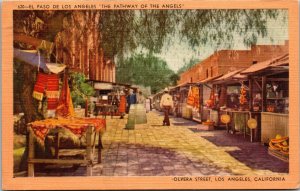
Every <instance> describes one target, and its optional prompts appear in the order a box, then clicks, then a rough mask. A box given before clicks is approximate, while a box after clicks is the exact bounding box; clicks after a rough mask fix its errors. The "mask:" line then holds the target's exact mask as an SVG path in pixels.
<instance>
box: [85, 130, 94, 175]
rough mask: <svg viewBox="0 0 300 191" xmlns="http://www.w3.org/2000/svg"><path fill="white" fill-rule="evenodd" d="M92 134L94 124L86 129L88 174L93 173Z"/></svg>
mask: <svg viewBox="0 0 300 191" xmlns="http://www.w3.org/2000/svg"><path fill="white" fill-rule="evenodd" d="M92 134H93V126H89V127H88V128H87V131H86V160H87V169H86V171H87V172H86V174H87V176H92V175H93V158H92Z"/></svg>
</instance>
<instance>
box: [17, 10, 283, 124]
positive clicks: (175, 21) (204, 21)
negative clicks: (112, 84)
mask: <svg viewBox="0 0 300 191" xmlns="http://www.w3.org/2000/svg"><path fill="white" fill-rule="evenodd" d="M280 13H283V14H285V15H287V11H286V10H278V9H277V10H275V9H256V10H250V9H249V10H243V9H241V10H224V9H222V10H221V9H203V10H76V11H65V10H63V11H60V10H59V11H53V10H51V11H40V10H37V11H19V10H18V11H14V15H13V16H14V32H21V33H25V34H26V35H32V36H34V37H37V38H41V39H44V40H47V41H51V42H55V46H56V49H59V50H61V51H60V52H59V53H61V54H56V58H57V60H60V61H63V63H64V64H67V65H68V67H69V68H75V69H76V68H79V69H80V71H81V72H83V73H84V74H85V75H86V76H87V77H88V78H93V77H95V75H96V74H98V73H100V74H101V72H102V71H103V70H104V68H106V67H107V63H109V62H108V60H116V58H118V59H117V61H118V63H117V67H121V68H122V64H124V63H126V62H124V60H125V57H126V55H131V54H132V52H133V51H135V50H136V49H137V48H144V49H146V50H148V51H149V52H150V53H159V52H160V50H161V48H162V47H163V46H164V45H165V44H171V43H172V39H173V37H174V36H175V37H176V38H180V39H181V40H182V41H187V42H188V44H189V45H190V46H191V47H193V48H197V47H198V46H199V45H205V44H211V45H213V44H214V45H216V46H221V45H222V44H227V43H228V46H230V42H232V39H233V38H234V37H235V36H237V35H238V36H241V37H242V38H243V43H244V44H245V45H247V46H250V45H251V44H255V43H256V41H257V38H258V37H260V36H261V37H267V34H268V29H267V21H268V20H269V19H277V17H278V15H279V14H280ZM32 15H35V16H38V17H39V18H40V19H41V20H42V21H43V22H44V24H43V25H42V27H37V25H29V24H28V23H32V20H31V19H32V18H34V17H32ZM32 26H34V27H32ZM19 45H20V44H19ZM52 59H53V58H52ZM27 70H28V71H29V70H30V69H29V68H27V66H26V67H25V68H24V71H27ZM129 74H130V75H129ZM128 75H129V76H130V77H131V76H134V75H136V74H133V73H130V72H128ZM100 76H104V74H103V75H102V74H101V75H100ZM29 78H32V75H27V76H26V77H25V78H24V84H25V81H26V83H28V84H27V85H28V86H32V84H31V83H33V80H32V79H29ZM135 78H138V77H135ZM99 80H101V78H100V79H99ZM129 81H130V80H129ZM29 83H30V84H29ZM145 83H146V82H145ZM159 83H160V82H157V84H159ZM157 87H158V86H157ZM30 96H31V93H30V92H28V91H25V92H23V93H22V96H21V97H30ZM26 104H31V105H32V103H26ZM28 108H31V107H28ZM25 110H26V107H25ZM26 114H30V115H31V114H34V113H33V112H30V111H25V115H26ZM28 119H29V118H28ZM33 119H34V117H33V118H31V119H29V120H33ZM27 122H30V121H27Z"/></svg>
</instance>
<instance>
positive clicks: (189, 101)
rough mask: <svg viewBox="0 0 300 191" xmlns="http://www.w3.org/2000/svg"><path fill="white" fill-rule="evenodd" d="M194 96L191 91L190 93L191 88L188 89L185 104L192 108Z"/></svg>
mask: <svg viewBox="0 0 300 191" xmlns="http://www.w3.org/2000/svg"><path fill="white" fill-rule="evenodd" d="M194 99H195V98H194V95H193V91H192V86H190V89H189V93H188V97H187V101H186V103H187V104H188V105H190V106H194V102H195V100H194Z"/></svg>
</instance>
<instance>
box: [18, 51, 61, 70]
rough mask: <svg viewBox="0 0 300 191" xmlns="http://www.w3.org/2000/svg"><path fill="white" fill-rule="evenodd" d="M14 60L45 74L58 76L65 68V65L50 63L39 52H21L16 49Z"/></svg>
mask: <svg viewBox="0 0 300 191" xmlns="http://www.w3.org/2000/svg"><path fill="white" fill-rule="evenodd" d="M14 58H16V59H19V60H21V61H23V62H26V63H28V64H31V65H33V66H35V67H39V68H41V69H42V70H43V71H44V72H52V73H55V74H58V73H60V72H62V71H63V70H64V69H65V68H66V65H65V64H59V63H48V62H47V59H46V58H45V57H44V56H43V55H41V54H39V52H38V51H37V50H21V49H16V48H14Z"/></svg>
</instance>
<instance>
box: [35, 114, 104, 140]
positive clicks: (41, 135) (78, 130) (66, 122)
mask: <svg viewBox="0 0 300 191" xmlns="http://www.w3.org/2000/svg"><path fill="white" fill-rule="evenodd" d="M89 125H92V126H93V127H94V128H95V131H96V132H99V131H100V130H105V129H106V121H105V119H97V118H74V119H66V118H62V119H45V120H41V121H35V122H32V123H31V130H32V131H33V133H34V135H35V137H36V138H37V140H38V141H39V142H41V143H43V142H44V141H45V137H46V135H47V134H48V133H49V131H50V130H51V129H56V128H65V129H68V130H70V131H71V132H72V133H73V134H74V135H76V136H78V137H81V136H82V135H83V133H84V132H85V131H86V129H87V127H88V126H89Z"/></svg>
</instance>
